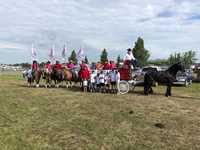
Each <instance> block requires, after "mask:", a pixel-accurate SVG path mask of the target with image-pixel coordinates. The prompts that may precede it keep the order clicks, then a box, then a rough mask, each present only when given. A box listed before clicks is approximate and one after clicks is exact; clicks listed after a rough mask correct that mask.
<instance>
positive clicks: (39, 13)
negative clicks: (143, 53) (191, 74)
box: [0, 0, 200, 62]
mask: <svg viewBox="0 0 200 150" xmlns="http://www.w3.org/2000/svg"><path fill="white" fill-rule="evenodd" d="M0 5H1V7H0V15H1V23H0V47H1V45H2V44H4V43H9V45H18V44H19V45H23V46H22V47H23V48H25V49H27V51H26V53H24V55H27V59H26V60H28V59H29V58H28V57H29V51H28V48H29V47H30V45H31V44H32V43H34V44H35V45H37V47H38V49H39V50H40V54H41V58H45V57H46V53H47V50H48V49H49V47H50V46H51V45H52V44H56V45H57V47H58V49H59V48H61V47H62V46H63V44H65V43H66V41H70V48H76V49H78V48H79V47H80V46H83V47H84V48H85V50H86V52H87V53H88V55H89V56H90V58H96V57H98V54H97V53H98V52H99V50H100V49H101V48H103V47H105V48H107V49H108V50H110V55H112V54H113V56H116V55H117V54H122V53H123V51H122V50H125V49H126V48H127V47H130V46H133V44H134V42H135V40H136V39H137V37H138V36H142V37H143V38H144V40H145V45H146V48H148V49H149V50H151V54H152V58H159V57H162V58H165V57H167V55H169V54H170V53H171V52H175V51H177V50H179V51H180V50H187V49H194V50H198V49H199V43H200V39H199V35H200V31H199V25H200V20H198V19H196V20H193V19H188V18H190V17H191V16H193V15H198V13H199V7H200V1H196V0H190V1H189V0H166V1H165V2H163V1H159V0H143V1H137V0H126V1H124V0H109V1H107V0H101V1H99V0H80V1H78V0H67V1H66V0H43V1H41V0H29V1H27V0H20V1H15V0H9V1H8V0H1V1H0ZM199 14H200V13H199ZM196 18H197V17H196ZM4 46H5V45H4ZM7 46H8V45H7ZM4 48H5V47H4ZM8 48H9V47H8ZM13 49H14V48H13ZM120 50H121V51H120ZM113 51H115V52H113ZM163 51H164V53H163ZM94 52H95V55H94ZM0 53H2V52H1V51H0ZM58 53H59V51H58ZM8 55H9V54H7V53H5V52H4V53H3V54H1V57H4V60H5V61H7V62H11V60H9V59H7V60H6V59H5V58H6V57H8ZM19 55H20V54H19ZM19 55H18V54H16V58H15V59H12V61H18V62H19V61H22V60H20V59H21V57H20V56H19ZM58 55H59V54H58ZM8 58H9V57H8ZM23 61H24V60H23Z"/></svg>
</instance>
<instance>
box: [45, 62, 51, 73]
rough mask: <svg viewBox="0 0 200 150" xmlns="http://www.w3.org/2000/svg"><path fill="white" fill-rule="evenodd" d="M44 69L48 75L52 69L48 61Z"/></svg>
mask: <svg viewBox="0 0 200 150" xmlns="http://www.w3.org/2000/svg"><path fill="white" fill-rule="evenodd" d="M44 68H45V71H46V72H47V73H50V72H51V69H52V65H51V62H50V61H47V63H46V64H45V66H44Z"/></svg>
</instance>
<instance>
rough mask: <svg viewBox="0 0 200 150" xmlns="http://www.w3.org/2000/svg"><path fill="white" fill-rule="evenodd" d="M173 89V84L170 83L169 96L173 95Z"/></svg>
mask: <svg viewBox="0 0 200 150" xmlns="http://www.w3.org/2000/svg"><path fill="white" fill-rule="evenodd" d="M171 89H172V86H171V84H170V85H169V96H172V93H171Z"/></svg>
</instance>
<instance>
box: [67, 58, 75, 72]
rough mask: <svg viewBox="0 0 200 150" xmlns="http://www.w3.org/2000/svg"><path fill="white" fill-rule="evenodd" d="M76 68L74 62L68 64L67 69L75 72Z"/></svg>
mask: <svg viewBox="0 0 200 150" xmlns="http://www.w3.org/2000/svg"><path fill="white" fill-rule="evenodd" d="M74 67H75V65H74V63H73V61H72V60H70V61H69V63H68V64H67V68H68V69H70V70H73V69H74Z"/></svg>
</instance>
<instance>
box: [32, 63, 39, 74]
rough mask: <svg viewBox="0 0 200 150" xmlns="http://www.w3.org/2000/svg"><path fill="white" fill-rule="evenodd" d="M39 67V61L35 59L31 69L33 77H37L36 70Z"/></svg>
mask: <svg viewBox="0 0 200 150" xmlns="http://www.w3.org/2000/svg"><path fill="white" fill-rule="evenodd" d="M38 69H39V66H38V63H37V61H36V60H34V61H33V64H32V66H31V70H32V77H35V73H36V71H37V70H38Z"/></svg>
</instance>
